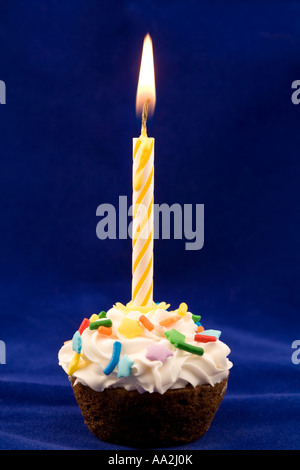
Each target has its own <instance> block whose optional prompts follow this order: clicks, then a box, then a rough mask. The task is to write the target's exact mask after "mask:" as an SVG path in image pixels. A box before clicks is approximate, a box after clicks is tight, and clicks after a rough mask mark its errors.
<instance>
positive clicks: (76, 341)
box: [72, 331, 82, 354]
mask: <svg viewBox="0 0 300 470" xmlns="http://www.w3.org/2000/svg"><path fill="white" fill-rule="evenodd" d="M81 349H82V339H81V336H80V333H79V331H76V332H75V333H74V335H73V338H72V350H73V351H75V352H76V353H78V354H80V353H81Z"/></svg>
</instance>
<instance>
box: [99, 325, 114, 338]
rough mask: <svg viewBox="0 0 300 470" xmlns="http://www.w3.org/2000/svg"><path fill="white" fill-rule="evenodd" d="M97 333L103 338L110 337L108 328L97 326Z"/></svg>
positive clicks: (110, 329)
mask: <svg viewBox="0 0 300 470" xmlns="http://www.w3.org/2000/svg"><path fill="white" fill-rule="evenodd" d="M98 333H99V334H100V335H104V336H111V335H112V328H111V327H110V326H99V328H98Z"/></svg>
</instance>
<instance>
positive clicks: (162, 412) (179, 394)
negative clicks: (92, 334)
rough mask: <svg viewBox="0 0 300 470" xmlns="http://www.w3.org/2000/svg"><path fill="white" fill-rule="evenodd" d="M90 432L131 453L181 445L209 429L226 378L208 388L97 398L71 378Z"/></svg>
mask: <svg viewBox="0 0 300 470" xmlns="http://www.w3.org/2000/svg"><path fill="white" fill-rule="evenodd" d="M70 380H71V383H72V386H73V391H74V395H75V398H76V400H77V403H78V406H79V408H80V410H81V413H82V416H83V418H84V421H85V423H86V425H87V426H88V428H89V430H90V431H91V432H92V433H93V434H94V435H95V436H97V437H98V438H99V439H101V440H103V441H106V442H110V443H112V444H119V445H124V446H129V447H133V448H151V447H152V448H153V447H166V446H175V445H184V444H188V443H189V442H193V441H195V440H196V439H198V438H199V437H201V436H203V434H205V433H206V431H207V430H208V429H209V427H210V425H211V422H212V420H213V418H214V416H215V414H216V411H217V410H218V408H219V406H220V404H221V402H222V400H223V397H224V395H225V392H226V389H227V381H228V377H227V378H226V379H224V380H223V381H222V382H220V383H218V384H215V385H214V386H211V385H199V386H197V387H195V388H194V387H192V386H187V387H185V388H181V389H178V390H168V391H167V392H166V393H164V394H163V395H161V394H160V393H157V392H154V393H148V392H145V393H142V394H141V393H139V392H138V391H135V390H134V391H126V390H125V389H123V388H110V389H105V390H104V391H103V392H96V391H95V390H92V389H91V388H90V387H87V386H84V385H82V384H81V383H77V384H76V385H75V386H74V383H75V379H74V378H73V377H71V379H70Z"/></svg>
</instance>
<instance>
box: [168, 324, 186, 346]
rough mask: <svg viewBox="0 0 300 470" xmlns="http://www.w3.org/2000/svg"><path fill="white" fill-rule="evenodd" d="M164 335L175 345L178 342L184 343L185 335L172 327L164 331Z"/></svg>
mask: <svg viewBox="0 0 300 470" xmlns="http://www.w3.org/2000/svg"><path fill="white" fill-rule="evenodd" d="M165 337H166V338H167V339H168V340H169V341H170V343H171V344H173V345H174V346H176V347H177V344H178V343H179V342H183V343H184V340H185V336H184V335H183V334H182V333H180V332H179V331H178V330H175V329H174V328H173V329H172V330H168V331H165Z"/></svg>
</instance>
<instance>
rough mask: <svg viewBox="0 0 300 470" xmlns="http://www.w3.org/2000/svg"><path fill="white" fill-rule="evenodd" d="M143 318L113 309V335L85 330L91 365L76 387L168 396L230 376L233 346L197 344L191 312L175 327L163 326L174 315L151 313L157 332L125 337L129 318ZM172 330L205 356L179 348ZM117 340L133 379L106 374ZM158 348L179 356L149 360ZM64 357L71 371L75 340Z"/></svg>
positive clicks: (79, 372)
mask: <svg viewBox="0 0 300 470" xmlns="http://www.w3.org/2000/svg"><path fill="white" fill-rule="evenodd" d="M175 314H176V311H175ZM140 315H141V313H140V312H138V311H132V312H129V313H126V312H124V311H122V310H120V309H117V308H111V309H110V310H109V311H108V312H107V315H106V317H107V318H109V319H111V320H112V323H113V326H112V330H113V333H112V335H111V336H104V335H101V334H99V333H98V331H97V330H90V329H89V328H87V329H85V330H84V331H83V333H82V335H81V338H82V351H81V354H82V357H83V359H84V360H87V361H89V362H87V363H85V362H84V361H82V364H83V366H82V367H79V368H78V369H77V370H76V371H75V372H74V373H73V374H72V376H73V377H75V378H76V382H75V384H76V383H77V381H79V382H80V383H82V384H83V385H87V386H89V387H90V388H92V389H94V390H96V391H99V392H100V391H103V390H104V389H105V388H108V387H111V388H117V387H121V388H125V389H126V390H138V391H139V392H140V393H143V392H145V391H147V392H159V393H164V392H166V391H167V390H169V389H177V388H183V387H185V386H186V385H187V384H191V385H192V386H194V387H196V386H197V385H202V384H210V385H214V384H216V383H218V382H221V381H222V380H223V379H225V378H226V377H227V375H228V370H229V369H230V368H231V367H232V363H231V362H230V361H229V360H228V359H227V356H228V354H229V353H230V349H229V347H228V346H227V345H226V344H224V343H223V342H222V341H220V340H217V341H214V342H210V343H202V342H201V343H199V342H197V341H195V340H194V336H195V333H196V330H197V325H196V324H195V322H194V321H193V319H192V314H191V313H190V312H187V313H186V314H185V315H184V316H182V317H181V318H180V320H179V321H178V322H176V323H174V325H172V326H171V327H169V328H166V327H164V326H161V325H160V324H159V323H160V322H161V321H163V320H165V319H166V318H168V317H170V316H171V315H174V314H173V313H172V314H171V313H170V312H168V311H166V310H162V309H158V310H155V311H151V312H149V313H146V314H144V315H145V316H146V317H147V318H148V319H149V320H150V321H151V323H153V325H154V327H155V328H154V329H153V330H152V331H148V330H147V329H146V328H143V329H144V332H143V334H142V336H136V337H134V338H132V339H128V338H126V337H125V336H123V335H121V334H120V333H119V331H118V327H119V325H120V323H121V321H122V319H123V318H124V316H126V317H127V318H131V319H134V320H138V319H139V317H140ZM172 328H175V329H176V330H178V331H179V332H180V333H182V334H183V335H185V342H186V343H187V344H191V345H194V346H197V347H201V348H203V350H204V354H203V355H202V356H199V355H197V354H194V353H190V352H187V351H184V350H182V349H178V348H177V347H175V346H174V345H173V344H171V343H170V342H169V340H168V339H167V338H166V336H165V335H164V332H165V331H167V330H170V329H172ZM115 341H120V343H121V354H120V359H121V358H122V357H123V356H124V355H127V356H128V357H129V358H130V359H131V360H132V361H133V365H132V368H131V372H130V375H129V376H128V377H121V378H118V376H117V370H118V369H117V367H115V369H114V370H113V372H111V373H110V374H109V375H105V374H104V373H103V369H105V368H106V366H107V364H108V363H109V361H110V359H111V357H112V351H113V345H114V343H115ZM153 344H157V345H163V346H165V347H166V348H168V350H170V351H171V352H172V353H173V355H172V356H170V357H168V358H167V359H166V360H165V361H164V362H162V361H161V360H150V359H148V358H147V357H146V354H147V347H148V346H149V345H153ZM58 356H59V364H60V365H61V366H62V368H63V369H64V371H65V372H66V373H68V369H69V365H70V362H71V360H72V358H73V356H74V351H73V350H72V342H67V343H65V344H64V346H63V347H62V348H61V349H60V351H59V355H58Z"/></svg>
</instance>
